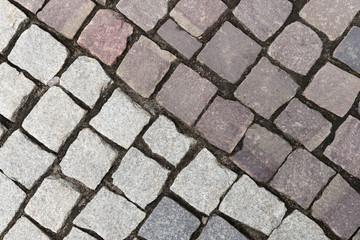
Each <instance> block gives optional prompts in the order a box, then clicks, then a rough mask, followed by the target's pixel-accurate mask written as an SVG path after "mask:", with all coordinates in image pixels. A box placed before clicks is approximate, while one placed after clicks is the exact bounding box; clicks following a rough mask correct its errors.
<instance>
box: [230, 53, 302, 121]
mask: <svg viewBox="0 0 360 240" xmlns="http://www.w3.org/2000/svg"><path fill="white" fill-rule="evenodd" d="M298 88H299V86H298V85H297V84H296V83H295V82H294V80H293V79H292V78H291V77H290V76H289V75H288V74H287V73H286V72H285V71H283V70H281V69H280V68H279V67H277V66H275V65H272V64H271V63H270V61H269V60H268V59H267V58H261V59H260V61H259V63H258V64H257V65H256V66H255V67H254V68H253V69H252V70H251V72H250V74H249V75H247V76H246V78H245V80H244V81H243V82H242V83H241V84H240V86H239V87H238V89H237V90H236V91H235V93H234V95H235V97H236V98H237V99H239V100H240V101H241V102H242V103H244V104H245V105H246V106H248V107H250V108H252V109H253V110H254V111H256V112H257V113H258V114H260V115H261V116H262V117H264V118H267V119H269V118H270V117H271V115H272V114H273V113H274V112H275V111H276V110H277V109H278V108H279V107H281V106H282V105H283V104H285V103H286V102H288V101H290V99H291V98H293V97H294V96H295V94H296V90H297V89H298Z"/></svg>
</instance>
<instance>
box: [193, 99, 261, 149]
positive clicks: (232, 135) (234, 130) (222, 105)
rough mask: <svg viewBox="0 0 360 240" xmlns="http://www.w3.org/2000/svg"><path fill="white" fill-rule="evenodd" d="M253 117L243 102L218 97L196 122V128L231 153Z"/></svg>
mask: <svg viewBox="0 0 360 240" xmlns="http://www.w3.org/2000/svg"><path fill="white" fill-rule="evenodd" d="M253 118H254V115H253V114H252V113H251V111H250V110H249V109H247V108H246V107H244V106H243V105H241V103H239V102H237V101H231V100H226V99H223V98H221V97H216V98H215V100H214V102H213V103H212V104H211V105H210V107H209V108H208V109H207V110H206V112H205V113H204V115H203V116H202V117H201V119H200V121H199V122H198V123H197V124H196V129H197V130H199V131H200V132H201V133H202V134H203V135H204V136H205V138H206V139H207V140H208V141H209V142H210V143H211V144H213V145H215V146H216V147H218V148H220V149H221V150H224V151H226V152H228V153H231V152H232V150H233V149H234V148H235V146H236V145H237V143H238V142H239V141H240V139H241V138H242V137H243V135H244V134H245V132H246V129H247V128H248V127H249V126H250V124H251V122H252V120H253Z"/></svg>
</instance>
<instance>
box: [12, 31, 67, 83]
mask: <svg viewBox="0 0 360 240" xmlns="http://www.w3.org/2000/svg"><path fill="white" fill-rule="evenodd" d="M67 55H68V51H67V49H66V48H65V46H64V45H62V44H61V43H60V42H58V41H57V40H55V39H54V38H53V37H52V36H51V35H50V34H49V33H48V32H45V31H44V30H42V29H41V28H39V27H38V26H36V25H31V27H30V28H29V29H27V30H26V31H25V32H23V33H22V34H21V36H20V38H19V39H18V40H17V41H16V44H15V47H14V48H13V49H12V51H11V52H10V55H9V56H8V59H9V61H10V62H12V63H13V64H15V65H17V66H18V67H20V68H21V69H23V70H26V71H27V72H29V73H30V74H31V75H32V76H33V77H34V78H36V79H38V80H40V81H41V82H43V83H45V84H46V83H47V82H48V81H49V80H51V79H52V78H53V77H54V76H55V74H57V72H58V71H59V70H60V68H61V67H62V65H63V64H64V62H65V59H66V58H67ZM49 63H51V64H49Z"/></svg>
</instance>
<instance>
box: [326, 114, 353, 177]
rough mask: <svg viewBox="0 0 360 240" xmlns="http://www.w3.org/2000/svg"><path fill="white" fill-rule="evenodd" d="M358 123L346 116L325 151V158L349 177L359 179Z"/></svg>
mask: <svg viewBox="0 0 360 240" xmlns="http://www.w3.org/2000/svg"><path fill="white" fill-rule="evenodd" d="M359 134H360V121H359V120H358V119H356V118H354V117H352V116H348V117H347V119H346V120H345V122H344V123H342V124H341V126H340V127H339V128H338V130H337V131H336V134H335V139H334V141H333V142H332V143H331V144H330V145H329V146H328V147H327V148H326V149H325V152H324V154H325V156H327V157H328V158H329V159H330V160H331V161H333V162H334V163H335V164H337V165H339V166H340V167H342V168H343V169H345V171H347V172H348V173H350V174H351V175H353V176H355V177H357V178H359V179H360V138H359V136H360V135H359Z"/></svg>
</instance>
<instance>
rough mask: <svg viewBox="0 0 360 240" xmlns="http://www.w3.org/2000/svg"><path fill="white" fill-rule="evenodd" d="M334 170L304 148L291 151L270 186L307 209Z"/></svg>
mask: <svg viewBox="0 0 360 240" xmlns="http://www.w3.org/2000/svg"><path fill="white" fill-rule="evenodd" d="M333 175H335V171H334V170H332V169H331V168H330V167H328V166H326V165H325V164H324V163H322V162H321V161H320V160H318V159H317V158H316V157H314V156H313V155H311V153H309V152H308V151H306V150H303V149H299V150H296V151H294V152H292V153H291V154H290V155H289V157H288V158H287V160H286V162H285V163H284V164H283V165H282V166H281V168H280V169H279V171H278V172H277V173H276V175H275V177H274V178H273V179H272V181H271V186H272V187H274V188H275V189H276V190H278V191H279V192H282V193H284V194H285V195H287V196H289V197H290V198H291V199H292V200H294V201H295V202H297V203H298V204H299V205H300V206H301V207H303V208H305V209H307V208H308V207H309V206H310V204H311V203H312V201H313V200H314V198H315V197H316V195H317V194H318V192H319V191H320V190H321V189H322V188H323V187H324V186H325V185H326V184H327V182H328V180H329V178H330V177H331V176H333Z"/></svg>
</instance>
